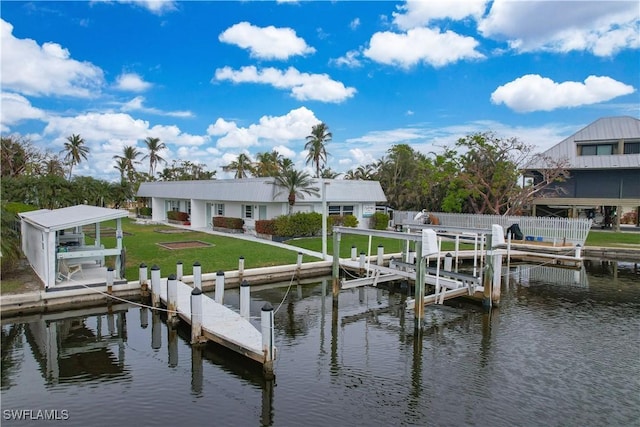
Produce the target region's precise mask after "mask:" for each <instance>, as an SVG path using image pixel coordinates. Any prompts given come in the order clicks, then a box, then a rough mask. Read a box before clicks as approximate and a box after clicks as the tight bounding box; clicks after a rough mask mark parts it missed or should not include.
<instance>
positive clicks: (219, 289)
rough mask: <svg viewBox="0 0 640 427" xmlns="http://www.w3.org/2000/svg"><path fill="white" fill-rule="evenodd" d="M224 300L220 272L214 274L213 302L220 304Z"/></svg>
mask: <svg viewBox="0 0 640 427" xmlns="http://www.w3.org/2000/svg"><path fill="white" fill-rule="evenodd" d="M223 300H224V271H222V270H220V271H218V272H217V273H216V291H215V301H216V302H217V303H218V304H222V303H223Z"/></svg>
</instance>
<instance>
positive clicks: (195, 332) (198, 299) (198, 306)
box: [191, 288, 203, 344]
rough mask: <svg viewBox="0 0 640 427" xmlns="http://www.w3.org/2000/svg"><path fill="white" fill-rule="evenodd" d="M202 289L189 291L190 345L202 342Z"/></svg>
mask: <svg viewBox="0 0 640 427" xmlns="http://www.w3.org/2000/svg"><path fill="white" fill-rule="evenodd" d="M202 339H203V336H202V289H200V288H194V289H193V291H191V344H200V343H201V342H202Z"/></svg>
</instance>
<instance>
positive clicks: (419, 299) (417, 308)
mask: <svg viewBox="0 0 640 427" xmlns="http://www.w3.org/2000/svg"><path fill="white" fill-rule="evenodd" d="M416 252H417V253H418V254H420V257H419V258H418V259H417V262H416V295H415V303H414V307H413V313H414V323H413V325H414V330H422V318H423V317H424V279H425V277H424V273H425V263H426V261H425V257H423V256H422V241H420V240H418V241H416Z"/></svg>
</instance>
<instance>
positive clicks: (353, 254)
mask: <svg viewBox="0 0 640 427" xmlns="http://www.w3.org/2000/svg"><path fill="white" fill-rule="evenodd" d="M357 258H358V248H356V245H352V246H351V261H355V260H356V259H357Z"/></svg>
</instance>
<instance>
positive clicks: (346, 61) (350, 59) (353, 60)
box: [331, 50, 362, 68]
mask: <svg viewBox="0 0 640 427" xmlns="http://www.w3.org/2000/svg"><path fill="white" fill-rule="evenodd" d="M358 56H360V52H359V51H357V50H350V51H348V52H347V53H345V54H344V56H341V57H340V58H336V59H332V60H331V62H332V63H333V64H336V65H338V66H342V65H344V66H346V67H349V68H357V67H360V66H361V65H362V62H360V60H359V59H358Z"/></svg>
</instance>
